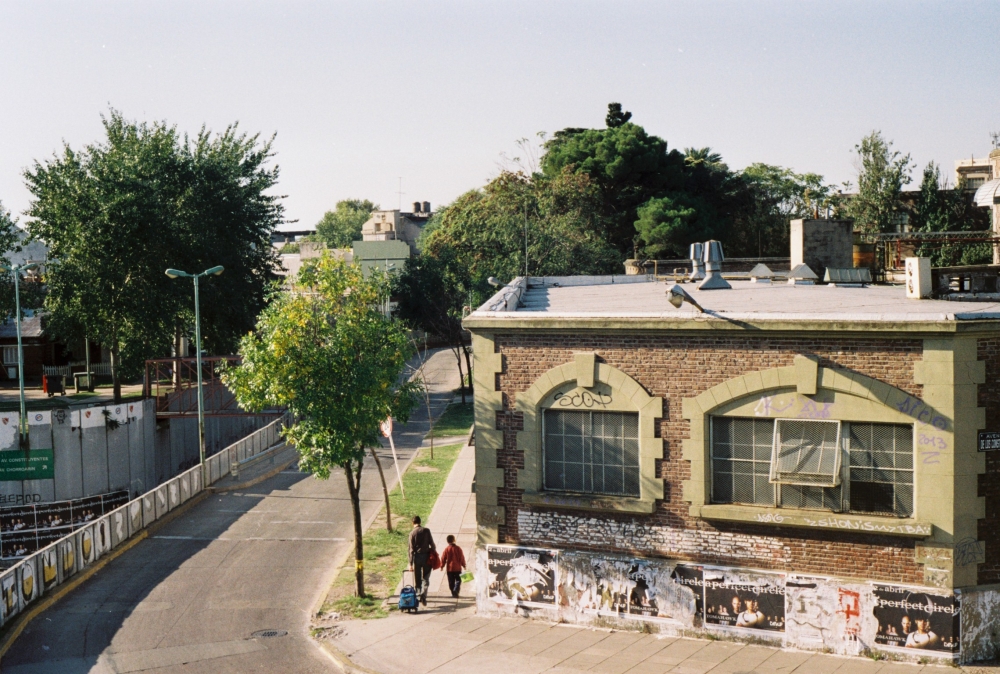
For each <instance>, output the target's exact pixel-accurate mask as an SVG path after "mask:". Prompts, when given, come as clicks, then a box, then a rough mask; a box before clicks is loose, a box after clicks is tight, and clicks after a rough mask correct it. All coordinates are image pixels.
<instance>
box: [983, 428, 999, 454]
mask: <svg viewBox="0 0 1000 674" xmlns="http://www.w3.org/2000/svg"><path fill="white" fill-rule="evenodd" d="M998 449H1000V431H979V451H980V452H992V451H995V450H998Z"/></svg>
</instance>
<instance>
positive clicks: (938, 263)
mask: <svg viewBox="0 0 1000 674" xmlns="http://www.w3.org/2000/svg"><path fill="white" fill-rule="evenodd" d="M971 196H972V195H971V193H968V192H967V191H966V189H965V180H964V178H963V179H961V180H960V181H959V184H958V185H957V186H956V188H955V189H949V188H948V186H947V185H946V184H945V183H944V181H942V179H941V169H940V167H938V166H937V165H936V164H935V163H934V162H929V163H928V164H927V166H926V167H924V171H923V177H922V180H921V182H920V195H919V197H918V198H917V201H916V203H915V204H914V207H913V212H912V214H911V217H910V224H911V225H912V227H913V229H914V230H915V231H919V232H962V231H981V230H989V229H990V223H989V220H988V218H987V217H986V213H985V212H984V211H985V210H986V209H978V208H976V207H975V205H974V204H973V203H972V198H971ZM917 255H918V256H920V257H929V258H930V259H931V266H934V267H952V266H956V265H968V264H988V263H989V262H991V261H992V259H993V246H992V245H991V244H989V243H941V242H925V243H923V244H921V245H920V247H919V248H918V249H917Z"/></svg>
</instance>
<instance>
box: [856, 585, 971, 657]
mask: <svg viewBox="0 0 1000 674" xmlns="http://www.w3.org/2000/svg"><path fill="white" fill-rule="evenodd" d="M873 594H874V595H875V608H874V611H873V612H874V614H875V619H876V620H877V621H878V631H877V632H876V634H875V643H876V644H878V645H879V646H889V647H894V648H903V649H918V650H924V651H936V652H939V653H941V652H943V653H952V654H957V653H958V651H959V641H960V636H961V635H960V634H959V632H960V623H959V619H960V612H959V603H958V597H955V596H953V595H952V596H944V595H936V594H931V593H928V592H922V591H919V590H915V589H913V588H907V587H897V586H895V585H878V584H876V585H874V586H873Z"/></svg>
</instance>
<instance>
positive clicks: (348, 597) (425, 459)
mask: <svg viewBox="0 0 1000 674" xmlns="http://www.w3.org/2000/svg"><path fill="white" fill-rule="evenodd" d="M461 449H462V445H446V446H444V447H437V448H435V450H434V458H433V459H431V458H430V455H429V452H427V453H425V451H426V450H421V451H420V454H419V455H418V456H417V458H416V459H415V460H414V461H413V463H412V464H410V468H409V469H408V470H407V471H406V473H404V474H403V486H404V487H405V488H406V498H405V499H404V498H403V496H402V494H401V493H400V491H399V486H398V485H397V486H396V488H395V489H394V490H393V491H392V492H390V493H389V503H390V505H391V506H392V515H393V518H392V519H393V531H392V533H389V532H388V531H386V528H385V508H384V507H383V508H382V512H381V513H379V516H378V517H377V518H376V519H375V521H374V522H373V523H372V526H371V527H370V528H369V529H368V531H367V533H365V536H364V548H365V591H366V592H367V593H368V596H366V597H356V596H354V556H353V554H352V555H351V557H350V558H349V559H348V561H347V564H345V565H344V567H343V568H342V569H341V571H340V574H338V576H337V580H336V581H334V584H333V588H332V589H331V592H330V593H329V595H328V597H327V603H326V604H325V605H324V606H323V610H322V611H321V613H326V612H328V611H331V610H332V611H337V612H338V613H340V614H341V615H344V616H351V617H355V618H384V617H385V616H386V611H385V610H384V609H383V608H382V602H383V601H384V600H385V599H386V598H387V597H389V596H390V595H392V594H393V593H394V592H395V591H396V586H397V585H398V584H399V579H400V577H402V575H403V570H404V569H406V568H408V566H409V560H408V555H407V538H408V536H409V535H410V529H411V527H412V525H411V524H410V520H411V518H412V517H413V516H414V515H420V517H421V518H422V519H423V521H424V522H426V521H427V518H428V516H430V513H431V508H432V507H433V506H434V502H435V501H437V497H438V494H440V493H441V489H443V488H444V483H445V480H447V479H448V473H449V472H451V467H452V465H454V463H455V459H457V458H458V453H459V452H460V451H461ZM364 479H368V480H378V475H377V474H376V472H375V471H370V472H369V471H366V472H365V474H364ZM435 543H437V544H438V547H439V548H441V549H443V548H444V541H436V540H435Z"/></svg>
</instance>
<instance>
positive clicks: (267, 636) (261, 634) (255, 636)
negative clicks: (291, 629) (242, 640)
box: [250, 630, 288, 639]
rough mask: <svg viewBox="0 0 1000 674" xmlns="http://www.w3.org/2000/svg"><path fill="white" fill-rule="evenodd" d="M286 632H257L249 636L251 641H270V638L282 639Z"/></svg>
mask: <svg viewBox="0 0 1000 674" xmlns="http://www.w3.org/2000/svg"><path fill="white" fill-rule="evenodd" d="M286 634H288V632H286V631H285V630H257V631H256V632H254V633H253V634H251V635H250V638H251V639H270V638H272V637H283V636H285V635H286Z"/></svg>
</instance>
